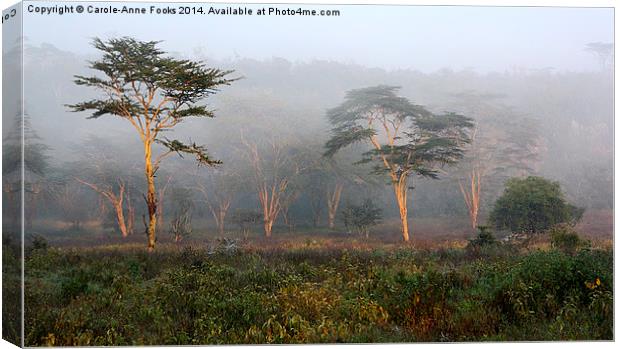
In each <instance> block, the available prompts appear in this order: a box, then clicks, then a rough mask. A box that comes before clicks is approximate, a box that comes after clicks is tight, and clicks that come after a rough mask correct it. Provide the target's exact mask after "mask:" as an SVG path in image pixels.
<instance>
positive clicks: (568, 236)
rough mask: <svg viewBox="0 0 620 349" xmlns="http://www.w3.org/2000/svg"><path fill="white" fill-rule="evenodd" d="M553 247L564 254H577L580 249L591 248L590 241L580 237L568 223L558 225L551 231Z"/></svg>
mask: <svg viewBox="0 0 620 349" xmlns="http://www.w3.org/2000/svg"><path fill="white" fill-rule="evenodd" d="M549 233H550V234H551V246H552V247H553V248H556V249H558V250H560V251H562V252H564V253H568V254H575V252H577V251H578V250H579V249H581V248H585V247H589V245H590V244H589V241H586V240H583V239H581V238H580V237H579V235H578V234H577V232H576V231H575V229H574V228H573V227H571V226H570V225H568V224H566V223H561V224H556V225H554V226H553V227H551V229H549Z"/></svg>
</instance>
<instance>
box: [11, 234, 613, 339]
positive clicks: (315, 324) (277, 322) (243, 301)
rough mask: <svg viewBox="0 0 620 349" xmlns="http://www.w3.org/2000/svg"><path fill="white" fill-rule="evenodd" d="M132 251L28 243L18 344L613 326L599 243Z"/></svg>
mask: <svg viewBox="0 0 620 349" xmlns="http://www.w3.org/2000/svg"><path fill="white" fill-rule="evenodd" d="M497 246H498V247H499V246H503V245H501V244H497ZM481 250H483V249H481ZM140 251H141V252H137V251H136V250H119V249H105V248H102V249H83V250H68V251H63V250H59V249H48V250H47V251H40V252H38V253H34V254H32V255H30V256H28V257H27V259H26V268H25V271H26V279H25V282H26V288H25V297H26V302H25V304H26V311H25V312H24V314H25V321H26V326H25V330H26V332H25V340H26V345H28V346H41V345H48V346H52V345H53V346H57V345H58V346H61V345H64V346H71V345H82V346H86V345H97V346H103V345H116V346H118V345H123V346H129V345H181V344H192V345H206V344H251V343H336V342H413V341H481V340H554V339H555V340H558V339H563V340H568V339H582V340H583V339H589V340H593V339H607V340H609V339H613V293H612V291H613V252H612V251H610V250H609V251H608V250H605V251H602V250H581V251H579V252H578V253H576V254H574V255H568V254H565V253H562V252H559V251H540V252H536V253H531V254H507V253H506V251H504V252H502V253H503V254H498V255H493V258H476V259H475V260H470V259H469V254H468V253H467V252H466V251H463V250H460V249H445V250H439V251H432V250H413V249H410V248H399V249H396V250H382V251H381V252H380V253H377V251H362V250H350V251H342V250H327V249H324V250H317V249H303V248H302V249H298V250H286V249H282V250H279V249H269V250H261V251H257V250H243V249H239V251H237V252H236V253H235V254H234V255H233V254H227V253H213V254H210V253H209V251H208V250H205V249H200V248H189V247H188V248H184V249H178V248H171V249H169V250H162V249H160V250H159V251H156V252H153V253H150V254H149V253H147V252H146V251H143V250H142V249H140ZM5 258H6V256H5Z"/></svg>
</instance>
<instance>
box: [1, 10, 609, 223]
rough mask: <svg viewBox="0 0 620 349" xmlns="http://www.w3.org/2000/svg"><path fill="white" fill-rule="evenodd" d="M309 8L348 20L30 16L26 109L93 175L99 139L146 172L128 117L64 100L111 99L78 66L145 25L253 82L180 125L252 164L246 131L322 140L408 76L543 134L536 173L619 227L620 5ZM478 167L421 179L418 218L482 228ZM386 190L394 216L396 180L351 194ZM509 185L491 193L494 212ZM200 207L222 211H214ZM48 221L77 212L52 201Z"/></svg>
mask: <svg viewBox="0 0 620 349" xmlns="http://www.w3.org/2000/svg"><path fill="white" fill-rule="evenodd" d="M28 4H34V5H37V3H36V2H31V3H28ZM41 4H42V5H43V4H44V3H41ZM55 4H56V3H55ZM57 4H58V5H62V4H63V3H57ZM45 5H47V6H49V5H50V4H49V3H45ZM73 5H75V4H73ZM101 5H103V4H101ZM106 5H110V4H109V3H108V4H106ZM130 5H131V4H130ZM132 5H133V6H137V7H146V8H148V7H149V6H150V4H148V3H136V4H132ZM178 5H179V4H171V5H170V6H178ZM115 6H117V7H120V6H122V5H121V4H116V5H115ZM157 6H159V7H165V6H166V5H164V4H161V3H160V4H157ZM203 6H204V7H205V8H208V5H206V4H203ZM214 6H215V7H217V8H224V7H226V5H224V4H215V5H214ZM232 6H238V5H232ZM266 6H267V5H266ZM268 6H275V5H268ZM246 7H248V8H253V9H254V10H256V9H258V8H261V7H263V6H260V5H247V6H246ZM280 7H285V6H280ZM288 7H290V8H298V7H300V5H289V6H288ZM301 7H302V8H315V9H338V10H340V11H341V16H340V17H299V16H294V17H273V16H267V17H259V16H251V17H248V16H239V17H237V16H206V15H204V16H198V15H196V16H179V15H174V16H164V15H159V16H157V15H88V14H82V15H71V14H65V15H63V16H58V15H50V16H41V15H36V14H29V13H25V14H24V21H25V23H26V24H25V26H24V29H25V32H24V35H25V50H26V51H25V57H24V66H25V87H24V89H25V99H26V101H25V108H26V112H27V114H28V115H29V116H30V118H31V122H32V126H33V129H34V130H35V131H36V132H37V134H38V136H39V137H40V142H41V143H44V144H45V145H46V146H47V147H49V149H48V150H46V152H47V154H48V155H49V162H50V164H51V165H52V166H53V167H55V168H59V169H62V170H64V171H67V170H68V169H71V168H75V169H77V170H79V166H77V167H76V165H75V164H76V163H75V162H76V161H78V162H79V161H82V162H84V163H85V162H88V158H87V157H85V155H84V154H85V152H84V151H83V150H84V149H85V147H86V145H87V144H88V142H90V143H91V144H92V143H96V144H98V145H101V146H102V147H103V148H106V149H108V150H109V151H110V152H111V153H112V154H113V155H114V157H115V158H116V161H118V162H119V163H122V164H123V165H122V167H124V168H126V169H132V168H134V169H135V170H134V171H133V172H135V175H136V176H138V177H139V176H141V172H140V166H141V165H140V162H141V160H142V154H141V146H140V143H139V139H138V136H137V135H136V134H135V131H134V130H133V129H132V128H130V127H128V123H127V122H126V121H125V120H121V119H119V118H115V117H103V118H101V119H98V120H86V116H87V115H88V114H86V113H83V114H75V113H70V112H68V110H67V108H66V107H65V106H64V105H65V104H70V103H75V102H79V101H82V100H85V99H88V98H93V97H96V96H97V94H96V91H92V90H89V89H86V88H83V87H78V86H76V85H75V84H73V82H72V80H73V75H75V74H85V75H88V74H90V73H89V71H88V69H87V64H88V63H87V61H88V60H95V59H97V58H98V52H97V51H96V50H95V49H94V48H92V47H91V46H90V41H91V39H92V38H93V37H100V38H103V39H106V38H110V37H116V36H132V37H135V38H137V39H140V40H163V42H162V44H161V47H162V48H163V49H164V50H166V51H168V52H171V54H173V55H175V56H179V57H186V58H192V59H202V60H205V61H206V62H207V64H208V65H210V66H214V67H218V68H223V69H233V70H235V72H234V73H233V76H238V77H243V79H241V80H239V81H237V82H234V83H233V84H232V85H231V86H229V87H224V88H222V90H221V92H220V93H218V94H217V95H215V96H213V97H210V98H209V99H208V100H207V103H208V104H209V105H210V106H212V107H213V108H214V109H215V110H216V118H215V119H213V120H210V119H209V120H203V119H197V120H191V121H189V122H186V123H184V124H182V125H180V126H179V127H178V128H177V129H176V130H175V132H174V137H176V138H179V139H181V140H187V139H190V138H191V139H192V140H193V141H196V142H197V143H202V144H205V145H207V147H208V149H209V150H210V152H211V153H212V154H213V155H214V156H215V157H216V158H220V159H222V160H224V162H225V164H224V166H235V167H238V168H239V169H238V170H237V171H238V172H241V173H243V172H244V171H245V170H244V168H245V169H247V166H248V165H247V164H246V163H245V161H244V160H243V158H242V157H241V156H240V155H239V139H240V138H239V135H240V133H239V131H240V129H245V130H249V132H250V133H251V134H252V135H253V136H255V137H257V138H261V137H263V138H264V137H271V136H272V135H278V136H279V137H281V138H282V139H285V140H286V141H287V142H288V143H291V144H293V145H294V146H297V147H302V146H311V147H314V148H313V149H318V150H319V151H320V150H321V146H322V144H323V143H324V142H325V141H326V140H327V139H328V137H329V133H328V131H329V128H330V125H329V124H328V122H327V119H326V118H325V111H326V109H328V108H331V107H334V106H336V105H337V104H338V103H340V102H341V101H342V99H343V97H344V94H345V92H346V91H347V90H349V89H352V88H360V87H366V86H372V85H377V84H392V85H397V86H402V90H401V91H400V94H401V95H403V96H405V97H407V98H409V99H410V100H411V101H413V102H414V103H416V104H421V105H424V106H426V107H427V108H429V109H430V110H432V111H437V112H440V111H446V110H447V111H456V112H461V113H464V114H466V115H468V116H471V117H473V118H474V119H476V120H477V121H479V122H480V123H483V124H487V125H494V126H493V127H492V128H493V129H494V130H502V132H504V133H505V134H507V135H511V137H513V138H514V139H511V140H510V141H509V142H512V143H510V146H514V145H515V144H518V141H519V139H523V140H527V139H531V140H533V144H534V145H533V146H532V149H530V150H531V151H532V154H534V155H535V156H532V157H531V158H530V159H527V160H526V161H527V162H528V166H529V167H531V171H529V173H527V174H535V175H543V176H545V177H548V178H551V179H553V180H558V181H560V182H561V183H562V186H563V189H564V190H565V191H566V193H567V194H568V197H569V199H570V200H571V201H573V202H574V203H576V204H577V205H579V206H583V207H586V208H587V211H586V213H587V215H586V217H590V221H591V222H593V223H592V225H591V226H590V227H589V228H587V227H586V228H587V229H599V230H603V231H605V232H607V233H609V234H611V229H612V226H611V209H612V205H613V188H612V183H613V167H612V164H613V70H612V67H611V66H610V65H609V64H604V62H603V60H601V59H600V58H601V57H600V56H597V55H596V54H594V53H592V52H590V51H587V50H586V49H585V48H586V45H587V44H589V43H594V42H602V43H613V23H614V22H613V9H589V8H516V7H506V8H494V7H445V6H443V7H434V6H350V5H347V6H345V5H342V6H318V5H317V6H301ZM25 11H27V9H26V8H25ZM5 59H6V58H5ZM608 62H609V61H608ZM611 62H613V58H612V59H611ZM4 130H5V132H4V133H6V132H7V131H8V129H7V127H6V126H5V127H4ZM93 136H96V137H99V141H93V138H92V137H93ZM89 139H90V141H89ZM500 141H501V140H500ZM506 142H508V140H506ZM506 144H508V143H506ZM506 144H504V146H508V145H506ZM501 146H503V145H502V143H501V142H500V143H499V144H498V147H501ZM349 162H352V161H349ZM71 166H73V167H71ZM194 168H195V165H194V164H193V163H192V161H191V160H190V159H187V160H184V161H181V160H171V161H169V162H167V163H164V165H163V166H162V174H160V177H162V178H164V173H185V172H190V171H193V169H194ZM462 170H463V169H460V170H459V169H458V168H457V169H453V170H448V173H447V174H446V175H445V176H444V178H443V179H442V180H441V181H435V182H432V181H416V182H415V183H416V189H415V191H414V194H413V195H412V197H413V205H412V212H413V217H430V218H432V219H435V222H442V221H443V222H462V223H463V224H464V225H465V226H466V221H467V220H466V207H465V204H464V202H463V201H462V197H461V194H460V192H459V189H458V182H457V181H458V178H460V177H459V176H460V174H459V171H462ZM205 171H209V170H205ZM461 173H462V172H461ZM189 182H190V180H189V179H188V177H185V178H184V177H183V176H178V175H177V176H176V178H175V184H174V185H175V186H178V187H186V186H188V185H189V184H188V183H189ZM138 187H139V186H138ZM306 189H310V190H311V189H312V187H307V188H306ZM238 192H239V193H238V195H236V196H235V201H234V203H233V207H241V206H244V205H245V206H248V207H252V206H253V205H254V206H256V205H255V201H256V198H255V197H256V195H255V194H254V192H253V189H252V188H242V189H239V190H238ZM370 192H372V195H373V196H374V197H377V198H378V201H379V202H380V203H381V204H382V205H383V207H385V209H384V212H385V215H386V216H388V217H396V216H397V210H396V208H395V207H394V203H393V201H394V200H393V199H392V198H391V195H393V193H391V192H390V188H389V187H388V186H378V187H376V188H373V189H368V190H367V191H360V190H354V189H351V188H349V190H347V191H345V193H344V194H343V195H345V199H343V200H344V201H347V200H348V201H350V202H357V201H359V200H361V199H362V198H363V197H364V196H367V195H370V194H369V193H370ZM497 194H498V192H497V190H496V191H495V192H494V193H490V194H489V198H488V200H486V201H485V202H486V203H485V206H484V208H483V213H482V214H483V217H484V215H485V213H487V212H488V206H489V205H490V204H491V203H492V199H493V198H494V197H496V196H497ZM79 195H91V197H90V199H88V200H90V201H92V202H93V207H96V205H97V199H96V196H93V195H92V193H90V194H89V193H88V191H87V190H86V189H82V191H81V192H80V193H79ZM170 200H172V199H170ZM83 201H86V199H83ZM308 201H309V198H308V197H304V196H303V195H302V196H301V197H300V199H299V200H298V201H297V202H296V203H295V204H294V205H293V207H292V210H293V215H294V216H296V217H297V220H298V221H299V222H300V223H299V224H300V225H303V224H310V223H309V222H310V220H311V219H310V218H309V217H308V214H309V213H308V212H309V211H308ZM171 202H172V201H171ZM48 206H49V205H48ZM167 207H170V205H167ZM81 208H82V209H84V205H82V207H81ZM93 210H94V209H93ZM93 210H91V211H93ZM485 210H486V211H485ZM86 211H88V210H86ZM197 211H198V215H202V216H203V217H204V218H205V219H206V220H208V217H209V216H208V214H206V213H204V212H202V213H200V207H199V208H197ZM83 214H84V215H87V216H88V215H90V216H92V215H93V213H92V212H90V213H89V212H83ZM588 214H589V215H590V216H588ZM40 216H41V217H59V216H62V214H61V213H60V212H54V208H53V207H52V208H50V209H49V210H48V212H45V210H43V211H41V213H40ZM601 217H602V218H601ZM91 218H92V217H91ZM438 224H439V223H438ZM459 224H460V223H459ZM596 224H598V225H596ZM414 226H415V223H414ZM414 229H415V228H414ZM584 229H585V228H584Z"/></svg>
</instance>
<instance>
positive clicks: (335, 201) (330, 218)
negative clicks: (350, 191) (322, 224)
mask: <svg viewBox="0 0 620 349" xmlns="http://www.w3.org/2000/svg"><path fill="white" fill-rule="evenodd" d="M343 187H344V185H343V184H342V183H338V184H336V188H335V189H334V192H333V193H332V194H331V195H329V193H328V194H327V225H328V226H329V229H334V227H335V226H336V213H337V212H338V205H339V204H340V194H342V188H343Z"/></svg>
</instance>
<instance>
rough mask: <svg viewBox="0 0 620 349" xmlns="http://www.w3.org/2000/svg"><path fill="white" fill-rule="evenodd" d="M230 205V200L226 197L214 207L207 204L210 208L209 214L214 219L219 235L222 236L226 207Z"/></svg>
mask: <svg viewBox="0 0 620 349" xmlns="http://www.w3.org/2000/svg"><path fill="white" fill-rule="evenodd" d="M229 207H230V200H228V199H226V200H223V201H221V202H220V203H219V205H218V207H214V206H212V205H209V208H210V210H211V214H212V215H213V218H214V219H215V224H216V225H217V231H218V233H219V234H220V236H224V222H225V219H226V213H227V212H228V208H229Z"/></svg>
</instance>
